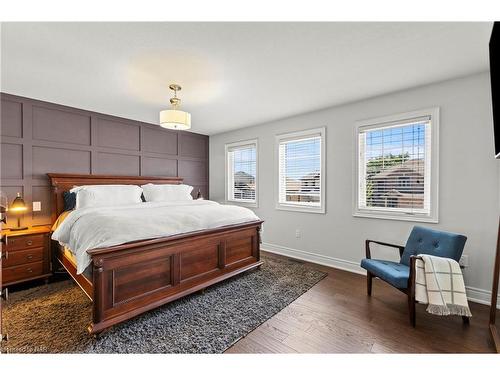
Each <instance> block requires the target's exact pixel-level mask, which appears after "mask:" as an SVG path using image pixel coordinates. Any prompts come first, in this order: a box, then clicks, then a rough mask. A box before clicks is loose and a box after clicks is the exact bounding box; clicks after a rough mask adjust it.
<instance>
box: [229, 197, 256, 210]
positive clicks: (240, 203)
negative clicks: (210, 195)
mask: <svg viewBox="0 0 500 375" xmlns="http://www.w3.org/2000/svg"><path fill="white" fill-rule="evenodd" d="M224 203H225V204H232V205H235V206H243V207H251V208H258V207H259V204H258V203H257V202H242V201H231V200H227V199H226V201H225V202H224Z"/></svg>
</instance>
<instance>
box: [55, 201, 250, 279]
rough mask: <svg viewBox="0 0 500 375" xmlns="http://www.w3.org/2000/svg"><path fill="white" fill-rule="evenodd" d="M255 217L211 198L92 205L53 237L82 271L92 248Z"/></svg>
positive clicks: (68, 219)
mask: <svg viewBox="0 0 500 375" xmlns="http://www.w3.org/2000/svg"><path fill="white" fill-rule="evenodd" d="M254 220H259V218H258V217H257V216H256V215H255V214H254V213H253V212H252V211H250V210H249V209H247V208H244V207H239V206H230V205H221V204H219V203H217V202H213V201H208V200H193V201H183V202H144V203H138V204H133V205H127V206H119V207H116V206H115V207H98V208H95V207H90V208H82V209H78V210H74V211H72V212H71V213H70V214H69V215H68V216H67V217H66V218H65V219H64V221H63V222H62V223H61V224H60V225H59V226H58V227H57V229H56V230H55V231H54V233H53V234H52V239H53V240H56V241H59V243H60V244H62V245H64V246H67V247H68V248H69V249H70V250H71V252H72V253H73V254H74V256H75V258H76V264H77V273H78V274H80V273H82V272H83V271H84V270H85V268H87V266H88V265H89V264H90V263H91V259H90V256H89V255H88V254H87V250H90V249H96V248H102V247H109V246H114V245H120V244H124V243H127V242H131V241H137V240H144V239H151V238H159V237H165V236H171V235H175V234H180V233H187V232H192V231H197V230H203V229H210V228H217V227H222V226H225V225H231V224H239V223H244V222H248V221H254Z"/></svg>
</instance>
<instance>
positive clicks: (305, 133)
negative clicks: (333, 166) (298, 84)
mask: <svg viewBox="0 0 500 375" xmlns="http://www.w3.org/2000/svg"><path fill="white" fill-rule="evenodd" d="M318 133H319V134H320V136H321V149H320V158H321V160H320V179H321V180H320V186H321V196H320V197H321V198H320V206H319V207H317V206H316V207H315V206H307V205H304V204H293V203H280V198H279V197H280V166H279V163H280V160H279V159H280V157H279V153H280V150H279V148H280V143H281V142H282V141H287V140H292V139H301V138H309V137H311V136H313V135H317V134H318ZM274 149H275V162H274V164H275V168H276V169H275V175H276V183H275V202H276V209H278V210H285V211H297V212H311V213H317V214H324V213H326V128H325V127H321V128H314V129H308V130H302V131H296V132H291V133H284V134H278V135H276V137H275V145H274Z"/></svg>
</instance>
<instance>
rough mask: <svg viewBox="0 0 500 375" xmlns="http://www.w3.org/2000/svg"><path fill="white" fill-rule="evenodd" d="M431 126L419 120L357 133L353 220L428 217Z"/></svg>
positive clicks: (426, 118)
mask: <svg viewBox="0 0 500 375" xmlns="http://www.w3.org/2000/svg"><path fill="white" fill-rule="evenodd" d="M433 125H434V124H433V121H431V116H420V117H417V118H409V119H401V120H398V121H391V122H388V123H382V124H375V125H368V126H360V127H359V128H358V132H357V133H358V135H357V137H358V139H357V142H358V145H357V148H358V176H357V199H356V201H357V202H356V204H357V207H355V211H356V212H355V214H361V215H360V216H362V214H363V213H368V214H377V215H385V214H389V215H391V214H396V215H416V216H420V217H430V216H431V214H432V213H431V211H432V210H433V207H432V204H433V203H435V202H433V199H434V198H435V197H433V184H436V181H431V178H432V169H433V168H434V167H433V163H432V160H431V157H434V156H435V155H431V150H432V138H433V135H432V134H433V132H432V126H433ZM436 126H437V125H436ZM431 182H432V183H431Z"/></svg>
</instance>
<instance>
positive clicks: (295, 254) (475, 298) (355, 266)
mask: <svg viewBox="0 0 500 375" xmlns="http://www.w3.org/2000/svg"><path fill="white" fill-rule="evenodd" d="M261 250H263V251H267V252H269V253H273V254H279V255H283V256H287V257H290V258H293V259H300V260H304V261H306V262H311V263H316V264H321V265H323V266H327V267H332V268H336V269H339V270H343V271H347V272H352V273H355V274H359V275H366V271H365V270H364V269H363V268H361V267H360V265H359V263H356V262H353V261H350V260H344V259H340V258H334V257H330V256H328V255H322V254H317V253H313V252H310V251H304V250H298V249H292V248H290V247H286V246H281V245H275V244H271V243H268V242H263V243H262V245H261ZM465 289H466V290H467V299H468V300H469V301H471V302H476V303H480V304H482V305H488V306H489V305H490V303H491V291H490V290H485V289H479V288H475V287H472V286H466V287H465ZM498 301H499V302H498V305H497V308H498V309H500V294H499V295H498Z"/></svg>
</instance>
